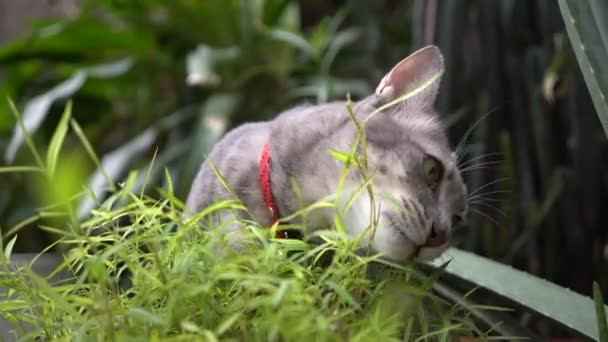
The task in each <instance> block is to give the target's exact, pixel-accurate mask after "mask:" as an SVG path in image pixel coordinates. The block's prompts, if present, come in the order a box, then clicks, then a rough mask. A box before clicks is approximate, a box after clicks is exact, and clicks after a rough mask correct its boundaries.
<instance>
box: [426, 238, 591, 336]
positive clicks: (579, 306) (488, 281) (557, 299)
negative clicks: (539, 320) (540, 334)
mask: <svg viewBox="0 0 608 342" xmlns="http://www.w3.org/2000/svg"><path fill="white" fill-rule="evenodd" d="M445 255H446V256H449V257H451V258H452V260H451V262H450V264H449V265H448V267H447V268H446V269H445V271H446V272H447V273H450V274H453V275H455V276H457V277H459V278H462V279H465V280H468V281H470V282H472V283H474V284H476V285H479V286H482V287H485V288H486V289H488V290H491V291H493V292H495V293H497V294H499V295H501V296H504V297H506V298H508V299H510V300H512V301H514V302H517V303H518V304H521V305H523V306H525V307H527V308H529V309H531V310H533V311H535V312H537V313H539V314H541V315H543V316H546V317H548V318H550V319H552V320H554V321H557V322H560V323H562V324H564V325H566V326H568V327H570V328H572V329H574V330H576V331H578V332H580V333H582V334H584V335H587V336H588V337H590V338H594V339H596V340H597V338H598V329H597V320H596V317H595V310H594V303H593V301H592V300H591V299H590V298H588V297H585V296H582V295H580V294H578V293H576V292H572V291H571V290H569V289H566V288H563V287H561V286H558V285H556V284H554V283H551V282H549V281H547V280H544V279H541V278H538V277H535V276H533V275H531V274H528V273H526V272H523V271H519V270H516V269H514V268H512V267H511V266H507V265H504V264H501V263H499V262H496V261H494V260H491V259H488V258H484V257H481V256H478V255H475V254H473V253H470V252H465V251H463V250H460V249H458V248H450V249H448V250H447V251H446V252H445ZM429 264H431V265H433V266H434V267H439V266H441V265H442V264H443V263H442V262H441V260H435V261H432V262H430V263H429ZM564 308H568V309H567V310H564Z"/></svg>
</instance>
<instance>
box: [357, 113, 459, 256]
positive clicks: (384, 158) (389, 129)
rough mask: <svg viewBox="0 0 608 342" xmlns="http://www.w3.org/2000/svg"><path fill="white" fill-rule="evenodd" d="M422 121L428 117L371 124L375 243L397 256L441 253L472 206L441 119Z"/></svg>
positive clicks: (368, 149)
mask: <svg viewBox="0 0 608 342" xmlns="http://www.w3.org/2000/svg"><path fill="white" fill-rule="evenodd" d="M419 115H420V114H419ZM412 120H413V121H412ZM416 120H424V116H418V115H412V117H411V118H410V121H408V122H401V121H400V120H394V119H387V118H384V119H379V120H377V122H375V123H374V122H370V123H369V125H368V127H367V134H366V135H367V140H368V147H367V156H368V166H369V169H370V170H371V171H372V174H373V175H374V176H373V189H374V193H375V194H376V196H375V197H376V201H377V202H378V204H379V215H378V218H379V220H378V224H377V229H376V231H375V236H374V237H373V239H371V240H370V243H371V245H372V247H373V248H374V249H375V250H376V251H377V252H380V253H382V254H383V255H384V256H385V257H387V258H389V259H393V260H405V259H408V258H410V257H414V258H416V259H418V260H429V259H433V258H435V257H437V256H439V255H441V254H442V253H443V252H444V251H445V249H446V248H447V247H448V245H449V242H450V237H451V235H452V231H453V228H454V227H455V226H456V225H458V224H459V223H460V222H462V221H464V220H465V218H466V215H467V210H468V205H467V199H466V198H467V189H466V186H465V184H464V182H463V180H462V176H461V174H460V172H459V170H458V168H457V164H456V160H455V158H454V155H453V153H452V152H451V150H450V148H449V145H448V143H447V139H445V137H444V135H443V131H442V130H441V128H440V127H439V126H438V125H437V123H435V122H432V121H419V122H416Z"/></svg>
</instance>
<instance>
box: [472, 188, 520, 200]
mask: <svg viewBox="0 0 608 342" xmlns="http://www.w3.org/2000/svg"><path fill="white" fill-rule="evenodd" d="M510 192H512V191H511V190H495V191H488V192H484V193H480V194H476V195H475V196H469V197H467V201H469V202H470V201H473V200H476V199H478V198H483V199H490V198H486V197H485V196H487V195H494V194H502V193H510Z"/></svg>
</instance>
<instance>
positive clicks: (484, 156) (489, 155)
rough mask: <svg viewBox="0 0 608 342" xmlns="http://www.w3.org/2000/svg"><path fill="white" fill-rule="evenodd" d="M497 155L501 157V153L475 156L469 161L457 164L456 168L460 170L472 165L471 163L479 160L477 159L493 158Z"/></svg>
mask: <svg viewBox="0 0 608 342" xmlns="http://www.w3.org/2000/svg"><path fill="white" fill-rule="evenodd" d="M498 155H502V152H492V153H486V154H482V155H480V156H477V157H475V158H471V159H469V160H466V161H463V162H462V163H460V164H458V168H459V169H460V168H462V167H464V166H466V165H468V164H470V163H472V162H474V161H476V160H479V159H483V158H488V157H493V156H498Z"/></svg>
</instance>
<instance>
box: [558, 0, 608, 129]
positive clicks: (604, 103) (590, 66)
mask: <svg viewBox="0 0 608 342" xmlns="http://www.w3.org/2000/svg"><path fill="white" fill-rule="evenodd" d="M558 3H559V8H560V10H561V13H562V17H563V19H564V23H565V24H566V31H567V32H568V36H569V37H570V41H571V42H572V48H573V49H574V54H575V55H576V59H577V61H578V65H579V67H580V69H581V71H582V73H583V78H584V79H585V83H586V84H587V89H588V90H589V94H590V95H591V99H592V100H593V104H594V105H595V110H596V111H597V115H598V117H599V119H600V122H601V123H602V126H603V127H604V132H605V134H606V136H608V64H606V60H607V59H608V2H606V1H605V0H588V1H579V0H559V1H558Z"/></svg>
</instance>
